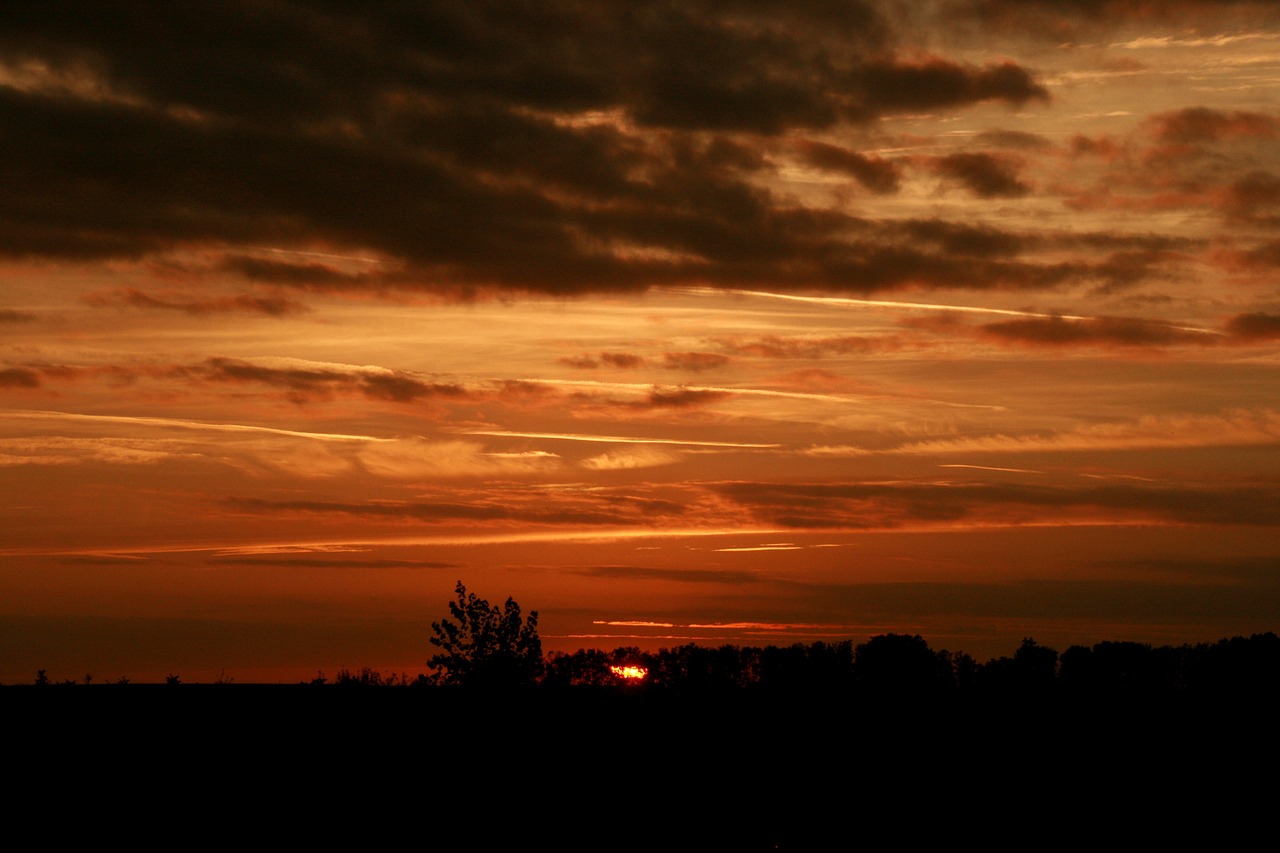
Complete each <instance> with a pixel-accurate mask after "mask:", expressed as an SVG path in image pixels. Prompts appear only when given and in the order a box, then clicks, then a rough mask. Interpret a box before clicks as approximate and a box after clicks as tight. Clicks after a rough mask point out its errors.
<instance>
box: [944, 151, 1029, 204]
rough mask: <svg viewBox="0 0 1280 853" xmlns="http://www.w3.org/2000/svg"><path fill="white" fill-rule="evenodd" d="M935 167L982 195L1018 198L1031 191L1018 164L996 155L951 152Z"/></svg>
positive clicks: (983, 196)
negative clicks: (1019, 172) (1021, 175)
mask: <svg viewBox="0 0 1280 853" xmlns="http://www.w3.org/2000/svg"><path fill="white" fill-rule="evenodd" d="M934 169H936V170H937V172H938V174H940V175H942V176H943V177H946V178H950V179H952V180H954V181H957V182H959V183H960V184H961V185H963V186H964V187H965V188H966V189H968V190H969V191H970V192H972V193H973V194H974V195H976V196H979V197H981V198H1018V197H1020V196H1024V195H1026V194H1027V193H1029V192H1031V187H1030V186H1028V185H1027V184H1025V183H1023V182H1022V181H1021V180H1019V178H1018V172H1017V169H1016V167H1015V165H1014V164H1013V163H1012V162H1010V161H1009V160H1007V159H1005V158H1002V157H998V156H996V155H994V154H982V153H965V152H962V153H959V154H948V155H947V156H945V157H940V158H939V159H938V160H937V161H936V162H935V163H934Z"/></svg>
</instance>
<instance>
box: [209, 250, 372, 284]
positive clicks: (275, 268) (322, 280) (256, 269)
mask: <svg viewBox="0 0 1280 853" xmlns="http://www.w3.org/2000/svg"><path fill="white" fill-rule="evenodd" d="M222 267H223V269H226V270H231V271H233V272H238V273H240V274H241V275H243V276H244V277H245V278H248V279H251V280H253V281H262V282H267V283H269V284H288V285H294V286H299V287H306V286H313V287H318V288H325V289H341V288H346V287H358V286H360V285H362V284H366V283H370V282H376V281H377V280H378V276H374V275H352V274H350V273H345V272H342V271H341V270H337V269H334V268H333V267H330V266H326V265H324V264H290V263H284V262H282V261H273V260H268V259H264V258H254V257H249V256H245V255H232V256H231V257H228V258H226V259H225V260H224V261H223V263H222Z"/></svg>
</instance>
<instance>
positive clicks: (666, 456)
mask: <svg viewBox="0 0 1280 853" xmlns="http://www.w3.org/2000/svg"><path fill="white" fill-rule="evenodd" d="M679 461H680V454H678V453H672V452H670V451H667V450H659V449H657V448H653V447H628V448H620V449H618V450H610V451H608V452H606V453H601V454H600V455H598V456H592V457H590V458H589V459H584V460H582V467H584V468H590V469H591V470H593V471H626V470H632V469H636V468H656V467H658V466H660V465H671V464H674V463H676V462H679Z"/></svg>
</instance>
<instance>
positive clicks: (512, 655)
mask: <svg viewBox="0 0 1280 853" xmlns="http://www.w3.org/2000/svg"><path fill="white" fill-rule="evenodd" d="M454 593H455V594H456V596H457V601H451V602H449V613H450V614H451V615H452V617H453V618H452V619H448V618H446V619H442V620H441V621H439V622H432V623H431V630H432V631H433V632H434V636H433V637H432V638H431V644H432V645H433V646H436V647H438V648H439V649H440V652H439V654H436V655H433V656H432V657H431V659H430V660H428V661H427V666H429V667H431V668H432V669H433V670H434V678H433V680H434V682H435V683H437V684H445V685H465V686H470V687H515V686H521V685H529V684H533V683H535V682H536V681H537V680H538V677H539V676H540V675H541V674H542V667H543V662H542V640H541V639H540V638H539V637H538V612H537V611H536V610H532V611H530V612H529V617H528V619H527V620H526V619H523V618H522V617H521V615H520V605H518V604H516V602H515V600H514V599H512V598H507V601H506V603H505V604H504V605H503V606H502V607H501V608H499V607H497V606H496V605H490V604H489V602H488V601H486V600H484V599H483V598H480V597H479V596H478V595H476V594H475V593H468V592H467V588H466V587H464V586H463V585H462V581H458V585H457V587H456V588H455V589H454Z"/></svg>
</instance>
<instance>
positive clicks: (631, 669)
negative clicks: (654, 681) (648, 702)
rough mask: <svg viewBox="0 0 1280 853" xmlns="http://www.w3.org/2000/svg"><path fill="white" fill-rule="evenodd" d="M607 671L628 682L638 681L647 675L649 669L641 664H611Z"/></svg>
mask: <svg viewBox="0 0 1280 853" xmlns="http://www.w3.org/2000/svg"><path fill="white" fill-rule="evenodd" d="M609 671H610V672H612V673H613V674H614V675H616V676H617V677H618V678H621V679H622V680H623V681H626V682H630V683H639V682H641V681H644V680H645V679H646V678H648V677H649V670H647V669H645V668H644V667H643V666H630V665H628V666H611V667H609Z"/></svg>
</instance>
